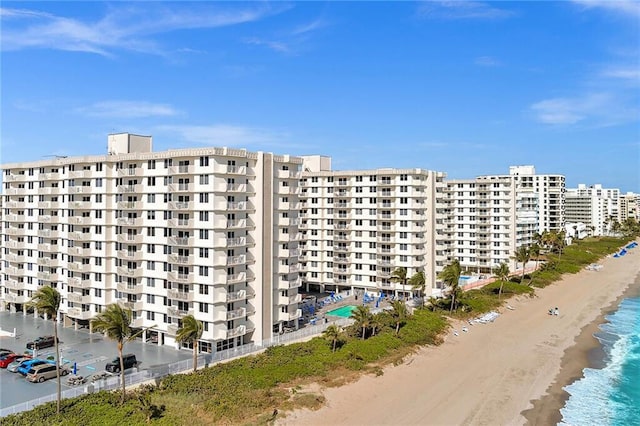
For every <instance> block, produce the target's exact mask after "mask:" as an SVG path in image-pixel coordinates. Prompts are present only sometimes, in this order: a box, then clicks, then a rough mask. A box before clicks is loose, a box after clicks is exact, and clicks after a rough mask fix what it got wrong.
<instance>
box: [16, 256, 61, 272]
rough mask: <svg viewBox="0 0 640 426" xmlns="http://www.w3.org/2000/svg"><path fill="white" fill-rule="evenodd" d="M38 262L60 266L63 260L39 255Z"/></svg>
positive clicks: (43, 264)
mask: <svg viewBox="0 0 640 426" xmlns="http://www.w3.org/2000/svg"><path fill="white" fill-rule="evenodd" d="M36 263H37V264H38V265H42V266H51V267H58V266H60V264H61V263H62V261H61V260H60V259H58V258H52V257H39V258H38V259H37V261H36ZM7 270H8V268H7Z"/></svg>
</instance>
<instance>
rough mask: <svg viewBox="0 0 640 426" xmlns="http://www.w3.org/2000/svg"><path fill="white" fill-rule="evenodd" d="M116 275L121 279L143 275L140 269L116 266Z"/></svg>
mask: <svg viewBox="0 0 640 426" xmlns="http://www.w3.org/2000/svg"><path fill="white" fill-rule="evenodd" d="M117 270H118V275H120V276H123V277H130V278H136V277H141V276H142V275H143V271H142V268H129V267H126V266H118V269H117Z"/></svg>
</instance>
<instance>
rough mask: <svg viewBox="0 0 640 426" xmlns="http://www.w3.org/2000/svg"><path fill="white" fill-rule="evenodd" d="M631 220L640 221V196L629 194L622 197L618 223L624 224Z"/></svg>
mask: <svg viewBox="0 0 640 426" xmlns="http://www.w3.org/2000/svg"><path fill="white" fill-rule="evenodd" d="M629 218H632V219H635V220H640V194H634V193H633V192H627V193H626V194H622V195H620V198H619V209H618V218H617V219H618V222H619V223H623V222H624V221H625V220H627V219H629Z"/></svg>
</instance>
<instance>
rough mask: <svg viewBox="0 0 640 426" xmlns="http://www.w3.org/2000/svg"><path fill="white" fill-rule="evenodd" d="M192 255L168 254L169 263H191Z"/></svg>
mask: <svg viewBox="0 0 640 426" xmlns="http://www.w3.org/2000/svg"><path fill="white" fill-rule="evenodd" d="M193 259H194V258H193V256H191V255H187V256H183V255H179V254H170V255H169V263H173V264H175V265H191V264H193Z"/></svg>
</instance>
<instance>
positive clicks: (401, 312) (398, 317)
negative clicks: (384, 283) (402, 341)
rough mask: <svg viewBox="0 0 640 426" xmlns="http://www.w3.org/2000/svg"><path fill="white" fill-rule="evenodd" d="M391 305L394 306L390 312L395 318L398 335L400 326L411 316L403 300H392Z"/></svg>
mask: <svg viewBox="0 0 640 426" xmlns="http://www.w3.org/2000/svg"><path fill="white" fill-rule="evenodd" d="M391 307H392V308H393V310H392V311H391V312H390V314H391V317H392V318H393V322H395V324H396V336H397V335H398V333H399V332H400V326H401V325H402V323H403V322H405V321H406V320H407V318H408V317H409V311H408V310H407V305H406V304H405V303H404V302H403V301H401V300H394V301H393V302H391Z"/></svg>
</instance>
